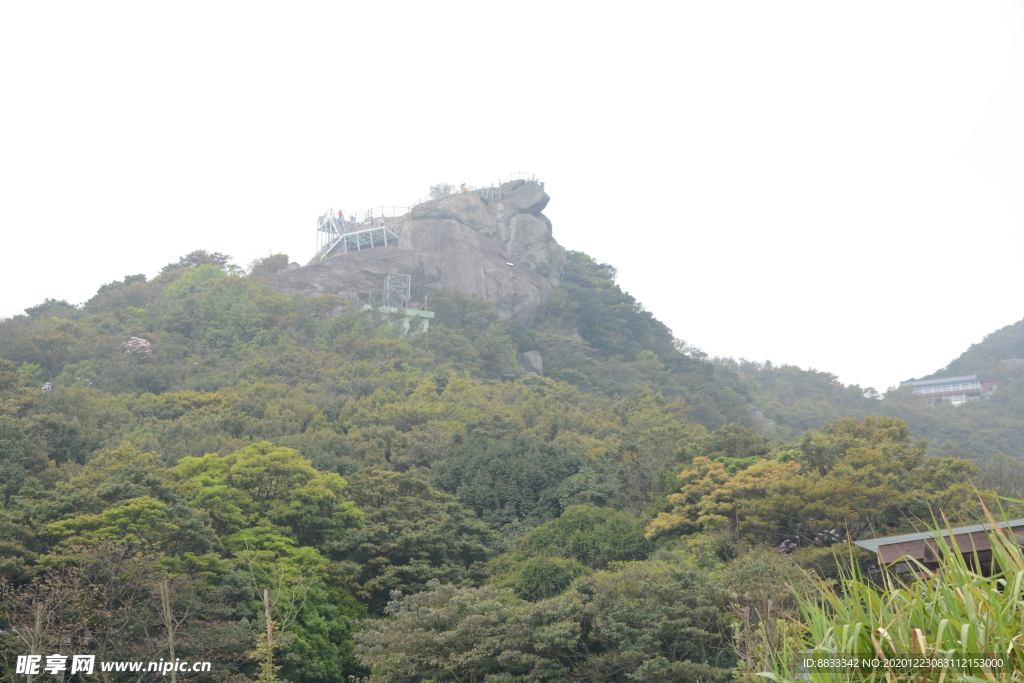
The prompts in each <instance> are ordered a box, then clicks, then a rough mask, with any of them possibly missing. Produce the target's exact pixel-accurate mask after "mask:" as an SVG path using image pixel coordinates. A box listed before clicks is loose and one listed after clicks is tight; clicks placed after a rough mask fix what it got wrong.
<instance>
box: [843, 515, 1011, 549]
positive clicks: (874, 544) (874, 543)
mask: <svg viewBox="0 0 1024 683" xmlns="http://www.w3.org/2000/svg"><path fill="white" fill-rule="evenodd" d="M1019 526H1024V517H1022V518H1019V519H1010V520H1007V521H1005V522H999V523H998V524H997V527H998V528H1000V529H1005V528H1007V527H1010V528H1015V527H1019ZM990 528H992V527H991V526H990V525H989V524H970V525H968V526H958V527H953V528H952V529H943V530H942V533H941V535H942V536H949V533H950V532H951V531H952V532H953V535H954V536H959V535H961V534H972V533H977V532H979V531H985V530H986V529H990ZM927 538H935V533H934V532H932V531H924V532H921V533H913V534H897V535H895V536H884V537H882V538H866V539H864V540H863V541H854V544H855V545H859V546H860V547H861V548H864V549H865V550H870V551H871V552H873V553H877V552H878V548H879V546H883V545H894V544H897V543H910V542H912V541H923V540H925V539H927Z"/></svg>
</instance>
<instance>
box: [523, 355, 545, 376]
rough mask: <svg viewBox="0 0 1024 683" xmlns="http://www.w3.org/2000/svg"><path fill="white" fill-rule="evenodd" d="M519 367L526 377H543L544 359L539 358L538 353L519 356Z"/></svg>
mask: <svg viewBox="0 0 1024 683" xmlns="http://www.w3.org/2000/svg"><path fill="white" fill-rule="evenodd" d="M519 365H520V366H521V367H522V368H523V372H525V373H526V374H527V375H541V376H543V375H544V359H543V358H541V357H540V351H525V352H523V353H521V354H519Z"/></svg>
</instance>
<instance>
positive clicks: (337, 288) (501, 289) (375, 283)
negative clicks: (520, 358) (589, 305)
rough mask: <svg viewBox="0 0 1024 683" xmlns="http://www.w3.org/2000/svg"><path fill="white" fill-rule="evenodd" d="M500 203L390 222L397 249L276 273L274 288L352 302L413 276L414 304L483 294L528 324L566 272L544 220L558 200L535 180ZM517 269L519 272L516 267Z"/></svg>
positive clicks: (449, 202)
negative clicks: (396, 277)
mask: <svg viewBox="0 0 1024 683" xmlns="http://www.w3.org/2000/svg"><path fill="white" fill-rule="evenodd" d="M499 194H500V196H499V197H497V198H492V199H488V198H486V196H485V195H481V194H475V193H460V194H454V195H449V196H447V197H443V198H441V199H438V200H434V201H431V202H428V203H426V204H421V205H419V206H417V207H414V208H413V209H412V211H411V212H410V213H408V214H406V215H404V216H401V217H398V218H388V219H384V222H385V224H386V225H388V226H389V227H390V228H391V230H392V231H394V232H395V234H397V235H398V237H399V243H398V246H397V247H381V248H376V249H364V250H362V251H352V252H348V253H342V254H338V255H336V256H332V257H331V258H328V259H324V260H323V261H318V262H316V263H311V264H309V265H307V266H303V267H301V268H293V269H289V270H283V271H280V272H278V273H275V274H274V275H273V276H272V277H271V278H270V281H271V284H272V285H273V286H275V287H277V288H278V289H280V290H282V291H284V292H287V293H289V294H306V295H311V294H337V295H339V296H342V297H344V298H347V299H350V300H352V301H354V302H355V301H363V302H365V300H366V294H365V293H366V292H367V291H373V292H375V293H376V292H380V290H381V286H382V283H383V278H384V276H385V275H386V274H387V273H388V271H394V272H399V273H408V274H409V275H411V276H412V289H413V299H414V300H415V301H422V300H423V297H424V296H425V295H426V294H427V293H428V292H430V291H432V290H435V289H451V290H455V291H459V292H465V293H467V294H476V295H478V296H481V297H484V298H485V299H488V300H490V301H491V302H492V303H493V304H494V306H495V308H496V309H497V311H498V313H499V314H500V315H502V316H505V317H513V318H516V319H518V320H521V321H522V322H524V323H525V324H527V325H530V324H532V323H534V322H535V321H536V319H537V316H538V315H539V314H540V311H541V310H542V309H543V307H544V306H545V305H546V304H547V302H548V301H549V300H550V299H551V293H552V291H553V287H555V286H557V285H558V281H559V278H560V277H561V275H562V269H563V268H564V266H565V260H566V255H565V249H563V248H562V247H561V245H559V244H558V242H556V241H555V239H554V237H552V234H551V221H549V220H548V219H547V217H546V216H544V214H543V213H541V212H542V211H543V210H544V207H545V206H547V203H548V200H549V199H550V198H549V197H548V195H547V193H545V192H544V188H543V186H542V185H541V184H540V183H538V182H535V181H528V180H516V181H513V182H510V183H505V184H504V185H502V186H501V188H500V193H499ZM509 264H511V265H509Z"/></svg>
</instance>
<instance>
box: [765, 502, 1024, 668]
mask: <svg viewBox="0 0 1024 683" xmlns="http://www.w3.org/2000/svg"><path fill="white" fill-rule="evenodd" d="M985 516H986V521H987V522H988V523H989V525H990V526H991V527H992V528H991V529H990V530H989V531H988V536H989V539H990V541H991V544H992V557H993V566H992V569H993V571H992V574H991V575H990V576H983V575H982V574H981V573H980V571H979V570H974V569H972V568H971V563H970V562H969V559H970V556H971V553H968V554H967V557H965V556H964V554H963V553H961V552H960V550H959V549H958V548H957V546H956V544H955V543H953V542H951V540H950V538H947V537H945V536H942V535H941V533H940V532H939V529H938V527H940V525H938V524H935V525H933V527H935V528H933V531H934V532H935V538H934V541H933V542H934V543H935V545H936V548H937V550H938V551H939V554H940V562H939V567H938V569H936V570H934V571H931V570H928V569H927V568H925V567H924V566H921V565H917V566H916V567H915V569H916V570H917V574H918V576H919V577H920V578H916V577H915V576H914V574H907V575H903V576H896V575H893V574H890V573H886V574H885V575H883V577H882V578H881V581H880V582H871V581H868V580H866V579H865V577H864V576H863V575H862V574H861V573H860V570H859V569H858V568H857V565H856V563H851V569H850V570H849V573H848V574H847V575H846V576H844V577H843V578H842V579H841V580H840V582H839V583H838V584H837V585H828V584H825V583H822V584H820V586H819V589H818V591H816V592H815V593H814V594H813V595H812V596H810V597H809V598H803V599H801V600H800V611H801V613H802V614H803V619H804V625H805V627H806V636H805V637H806V640H805V641H804V643H803V646H805V647H806V650H802V651H801V649H800V646H799V645H797V644H796V643H794V644H793V645H792V646H791V647H789V648H787V649H786V650H785V651H783V652H779V653H776V658H775V662H774V669H775V670H774V671H773V672H770V673H763V674H761V675H762V676H764V677H765V678H768V679H770V680H773V681H777V682H780V683H783V682H788V681H821V682H826V681H827V682H829V683H834V682H839V681H870V682H875V681H878V682H881V681H936V682H943V681H1024V552H1022V550H1021V548H1020V546H1019V545H1018V543H1019V542H1020V541H1019V540H1017V539H1015V538H1014V537H1013V534H1012V532H1010V531H1009V530H1005V529H998V528H995V527H996V520H995V519H994V518H993V516H992V515H991V513H990V512H989V511H988V510H986V511H985ZM947 527H948V525H947ZM950 536H952V534H950ZM838 655H844V656H845V657H846V658H849V657H851V656H853V657H856V658H859V659H861V660H863V659H869V660H872V659H879V660H881V659H890V660H892V659H906V658H911V659H917V660H920V659H923V658H927V659H946V660H949V659H952V660H954V661H955V660H958V659H959V660H962V659H966V658H968V655H969V656H970V657H969V658H972V659H973V658H978V657H981V658H987V657H986V655H987V656H990V657H992V658H995V659H1002V661H1003V665H1002V667H986V666H979V665H958V666H953V667H935V668H927V667H925V666H921V662H920V661H918V662H913V661H912V662H910V663H909V664H908V665H907V666H905V667H900V666H890V667H888V668H886V667H885V666H881V665H877V666H875V665H872V666H867V667H860V668H830V669H816V668H813V667H812V668H810V670H809V671H808V670H807V669H806V668H804V669H801V662H802V661H803V660H805V659H812V660H813V659H828V658H836V657H837V656H838Z"/></svg>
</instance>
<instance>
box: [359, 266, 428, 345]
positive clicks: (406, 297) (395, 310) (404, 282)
mask: <svg viewBox="0 0 1024 683" xmlns="http://www.w3.org/2000/svg"><path fill="white" fill-rule="evenodd" d="M366 298H367V303H366V305H365V306H363V310H364V311H375V312H377V313H381V314H383V315H385V316H386V318H387V322H388V324H391V325H393V326H397V327H398V328H399V329H401V331H402V334H403V335H408V334H410V331H412V330H413V329H414V328H413V323H414V321H415V331H417V332H426V331H427V329H428V328H429V327H430V321H431V320H432V319H433V317H434V312H433V311H428V310H426V308H427V300H426V297H424V299H423V308H409V301H410V300H411V299H412V276H410V275H406V274H404V273H392V272H388V274H387V275H386V276H385V277H384V296H383V298H382V299H381V300H380V301H375V300H374V299H375V297H374V296H373V291H368V292H367V293H366Z"/></svg>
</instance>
